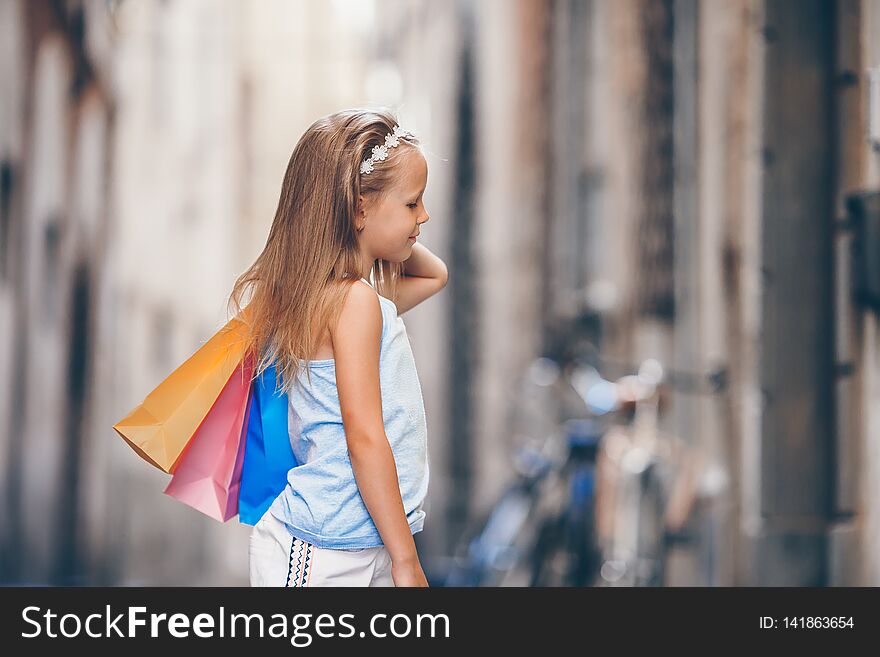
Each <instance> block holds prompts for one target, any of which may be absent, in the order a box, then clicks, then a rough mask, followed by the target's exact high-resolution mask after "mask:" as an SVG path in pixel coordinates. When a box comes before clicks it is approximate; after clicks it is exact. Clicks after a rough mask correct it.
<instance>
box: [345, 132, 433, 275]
mask: <svg viewBox="0 0 880 657" xmlns="http://www.w3.org/2000/svg"><path fill="white" fill-rule="evenodd" d="M407 150H408V152H407V153H406V155H405V157H404V159H403V160H402V161H401V163H400V166H401V167H403V171H402V173H401V175H400V177H399V178H398V181H397V183H396V184H395V185H394V186H393V187H392V188H391V189H390V190H388V193H387V194H386V195H385V198H384V199H382V201H381V203H379V204H376V203H373V204H370V205H366V206H365V205H364V202H365V199H364V197H363V196H360V197H359V201H360V207H361V209H362V212H361V214H360V216H359V217H358V226H363V230H361V231H360V232H359V233H358V242H359V244H360V247H361V252H362V253H363V254H364V256H366V258H367V262H372V261H373V260H375V259H376V258H382V259H384V260H388V261H389V262H403V261H404V260H406V259H407V258H409V256H410V254H411V253H412V247H413V244H415V243H416V240H415V239H414V238H412V237H411V236H413V235H417V234H418V233H419V230H420V229H421V228H420V227H421V225H422V224H423V223H425V222H426V221H427V220H428V219H429V218H430V217H429V216H428V212H427V210H425V205H424V203H423V202H422V196H423V195H424V193H425V187H426V186H427V185H428V162H427V160H425V156H424V155H422V153H421V152H420V151H419V149H417V148H408V149H407ZM380 166H381V163H380ZM367 175H369V174H367Z"/></svg>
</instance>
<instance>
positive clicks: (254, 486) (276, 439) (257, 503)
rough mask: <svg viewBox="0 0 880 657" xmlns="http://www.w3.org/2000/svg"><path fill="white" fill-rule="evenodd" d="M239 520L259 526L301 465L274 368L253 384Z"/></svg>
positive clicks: (267, 370)
mask: <svg viewBox="0 0 880 657" xmlns="http://www.w3.org/2000/svg"><path fill="white" fill-rule="evenodd" d="M251 385H252V386H253V394H252V395H251V409H250V417H249V419H248V428H247V444H246V445H245V452H244V464H243V465H242V471H241V488H240V489H239V493H238V519H239V521H240V522H241V523H242V524H245V525H256V524H257V523H258V522H259V521H260V518H262V517H263V515H264V514H265V513H266V511H267V510H268V509H269V507H270V506H271V505H272V502H273V501H274V500H275V498H276V497H278V496H279V495H280V494H281V492H282V491H283V490H284V488H285V486H287V473H288V471H289V470H290V469H291V468H293V467H295V466H297V465H299V463H298V462H297V460H296V457H295V456H294V454H293V449H292V448H291V446H290V436H289V434H288V433H287V393H285V392H283V391H279V390H278V389H277V372H276V370H275V365H274V364H273V365H270V366H269V367H267V368H266V370H265V371H264V372H263V374H262V375H260V376H259V377H258V378H257V379H255V380H254V382H253V383H252V384H251Z"/></svg>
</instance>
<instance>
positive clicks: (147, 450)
mask: <svg viewBox="0 0 880 657" xmlns="http://www.w3.org/2000/svg"><path fill="white" fill-rule="evenodd" d="M246 329H247V326H246V325H245V323H244V322H242V321H241V320H240V319H238V318H233V319H231V320H229V322H228V323H227V324H226V325H225V326H224V327H223V328H222V329H220V330H219V331H218V332H217V333H215V334H214V335H213V336H212V337H211V338H210V339H209V340H208V341H207V342H206V343H205V344H204V345H203V346H202V347H200V348H199V349H198V350H197V351H196V352H195V353H194V354H193V355H192V356H190V358H189V359H187V360H186V361H185V362H184V363H183V364H182V365H180V366H179V367H178V368H177V369H176V370H174V371H173V372H172V373H171V374H170V375H169V376H168V377H167V378H166V379H165V380H164V381H162V383H160V384H159V385H158V386H157V387H156V389H155V390H153V391H152V392H151V393H150V394H149V395H147V397H146V398H145V399H144V400H143V401H142V402H141V403H140V404H139V405H138V406H137V407H135V409H134V410H133V411H131V412H130V413H129V414H128V415H126V416H125V417H124V418H123V419H122V420H120V421H119V422H117V423H116V424H114V425H113V429H115V430H116V432H117V433H118V434H119V435H120V436H122V438H123V439H125V441H126V442H127V443H128V444H129V445H130V446H131V448H132V449H134V451H135V452H137V453H138V454H139V455H140V456H141V457H142V458H144V459H145V460H146V461H148V462H149V463H152V464H153V465H155V466H156V467H157V468H159V469H161V470H163V471H164V472H168V473H171V472H173V471H174V468H175V466H176V464H177V462H178V460H179V458H180V455H181V454H182V452H183V451H184V448H185V447H186V445H187V443H188V442H189V441H190V439H191V438H192V437H193V435H194V434H195V432H196V429H198V428H199V425H200V424H201V423H202V420H204V419H205V416H206V415H207V414H208V411H209V410H211V407H212V406H213V405H214V402H215V401H216V400H217V397H219V396H220V392H221V391H222V390H223V387H224V386H225V385H226V383H227V382H228V381H229V378H230V376H232V373H233V371H234V370H235V368H236V367H238V365H239V364H240V363H241V360H242V356H243V352H244V338H245V331H246Z"/></svg>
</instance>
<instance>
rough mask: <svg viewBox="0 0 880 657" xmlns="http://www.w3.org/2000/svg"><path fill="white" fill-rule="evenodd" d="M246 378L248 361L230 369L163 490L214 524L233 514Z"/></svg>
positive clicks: (238, 482)
mask: <svg viewBox="0 0 880 657" xmlns="http://www.w3.org/2000/svg"><path fill="white" fill-rule="evenodd" d="M252 374H253V362H252V361H251V359H247V361H242V362H241V364H239V366H238V367H237V368H236V369H235V371H234V372H233V373H232V376H231V377H230V378H229V381H228V382H227V383H226V385H225V386H224V388H223V390H222V391H221V393H220V396H219V397H218V398H217V401H216V402H214V405H213V406H212V407H211V410H210V411H209V412H208V415H207V416H205V419H204V421H203V422H202V423H201V425H199V428H198V429H197V430H196V432H195V434H193V437H192V440H190V441H189V443H188V444H187V446H186V450H185V451H184V453H183V454H182V455H181V457H180V461H179V462H178V465H177V467H176V468H175V470H174V475H173V477H172V478H171V481H170V482H169V484H168V486H167V487H166V488H165V491H164V493H165V494H166V495H170V496H171V497H173V498H175V499H177V500H179V501H181V502H183V503H184V504H187V505H189V506H191V507H193V508H194V509H196V510H198V511H201V512H202V513H204V514H206V515H208V516H210V517H211V518H214V519H215V520H219V521H220V522H226V521H227V520H229V519H230V518H231V517H233V516H234V515H236V514H237V513H238V494H239V489H240V487H241V470H242V465H243V463H244V451H245V445H246V444H247V441H246V440H245V436H244V434H245V432H246V431H247V426H248V415H249V412H250V406H251V404H250V399H251V382H250V379H251V376H252Z"/></svg>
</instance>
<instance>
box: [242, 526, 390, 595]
mask: <svg viewBox="0 0 880 657" xmlns="http://www.w3.org/2000/svg"><path fill="white" fill-rule="evenodd" d="M249 567H250V584H251V586H284V587H288V586H394V580H393V579H392V578H391V555H390V554H389V553H388V548H386V547H385V546H384V545H379V546H376V547H371V548H351V549H350V548H345V549H331V548H322V547H318V546H317V545H312V544H311V543H309V542H308V541H305V540H303V539H301V538H295V537H293V536H291V535H290V532H289V531H288V530H287V527H286V526H285V525H284V523H283V522H281V521H280V520H278V519H277V518H276V517H275V516H273V515H272V514H271V513H269V512H268V511H266V513H265V514H264V515H263V517H262V518H260V521H259V522H258V523H257V524H256V525H254V529H253V530H252V531H251V539H250V548H249Z"/></svg>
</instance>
